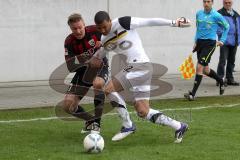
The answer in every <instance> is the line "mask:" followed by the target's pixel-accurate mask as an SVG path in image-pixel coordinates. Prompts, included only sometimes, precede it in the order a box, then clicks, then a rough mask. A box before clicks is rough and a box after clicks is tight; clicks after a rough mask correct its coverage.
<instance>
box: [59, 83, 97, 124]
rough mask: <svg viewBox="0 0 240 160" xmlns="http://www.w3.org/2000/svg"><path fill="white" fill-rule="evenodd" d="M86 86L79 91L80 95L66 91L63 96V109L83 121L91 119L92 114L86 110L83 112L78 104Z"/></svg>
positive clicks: (85, 91) (86, 89)
mask: <svg viewBox="0 0 240 160" xmlns="http://www.w3.org/2000/svg"><path fill="white" fill-rule="evenodd" d="M87 91H88V88H86V87H82V88H81V91H80V95H81V96H79V95H75V94H71V93H68V94H66V95H65V97H64V104H63V109H64V110H65V111H66V112H67V113H69V114H72V115H73V116H75V117H77V118H80V119H83V120H85V121H89V120H92V119H93V116H92V115H91V114H89V113H88V112H85V111H84V109H83V108H82V107H81V106H80V105H79V102H80V100H81V99H82V97H83V96H84V95H85V94H86V93H87Z"/></svg>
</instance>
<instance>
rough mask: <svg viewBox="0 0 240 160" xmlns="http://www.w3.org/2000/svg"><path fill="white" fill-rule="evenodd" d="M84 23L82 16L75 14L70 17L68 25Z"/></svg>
mask: <svg viewBox="0 0 240 160" xmlns="http://www.w3.org/2000/svg"><path fill="white" fill-rule="evenodd" d="M78 21H83V18H82V15H81V14H78V13H73V14H71V15H70V16H69V17H68V21H67V23H68V25H70V24H71V23H74V22H78Z"/></svg>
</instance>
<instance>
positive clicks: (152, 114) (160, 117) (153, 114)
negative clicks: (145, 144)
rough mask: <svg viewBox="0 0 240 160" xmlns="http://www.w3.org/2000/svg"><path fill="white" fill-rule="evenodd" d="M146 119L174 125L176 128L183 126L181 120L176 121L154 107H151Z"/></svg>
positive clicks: (170, 125)
mask: <svg viewBox="0 0 240 160" xmlns="http://www.w3.org/2000/svg"><path fill="white" fill-rule="evenodd" d="M159 113H160V114H159ZM146 119H147V120H150V121H151V122H153V123H156V124H161V125H166V126H169V127H172V128H173V129H175V130H178V129H180V128H181V123H180V122H179V121H176V120H174V119H172V118H170V117H168V116H165V115H164V114H162V113H161V112H160V111H158V110H154V109H152V108H150V109H149V112H148V114H147V117H146Z"/></svg>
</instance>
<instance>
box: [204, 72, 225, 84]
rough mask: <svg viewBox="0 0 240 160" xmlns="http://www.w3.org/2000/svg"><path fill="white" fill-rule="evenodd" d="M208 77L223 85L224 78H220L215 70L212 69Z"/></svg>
mask: <svg viewBox="0 0 240 160" xmlns="http://www.w3.org/2000/svg"><path fill="white" fill-rule="evenodd" d="M207 76H208V77H210V78H213V79H215V80H216V81H217V82H218V83H220V84H223V80H222V78H220V77H219V76H218V75H217V73H216V72H215V71H214V70H212V69H210V72H209V74H208V75H207Z"/></svg>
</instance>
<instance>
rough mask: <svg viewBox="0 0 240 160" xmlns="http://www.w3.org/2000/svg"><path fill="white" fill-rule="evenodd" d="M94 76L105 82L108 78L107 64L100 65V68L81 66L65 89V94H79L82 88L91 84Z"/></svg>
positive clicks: (86, 87)
mask: <svg viewBox="0 0 240 160" xmlns="http://www.w3.org/2000/svg"><path fill="white" fill-rule="evenodd" d="M96 77H101V78H102V79H103V80H104V81H105V83H106V82H107V80H108V64H105V65H103V66H102V68H101V69H96V68H90V67H87V66H84V67H81V68H80V69H78V70H77V72H76V73H75V75H74V77H73V79H72V81H71V85H70V86H69V88H68V90H67V94H70V93H71V94H76V95H79V93H81V90H82V89H84V90H85V89H89V88H90V87H92V85H93V81H94V79H95V78H96Z"/></svg>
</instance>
